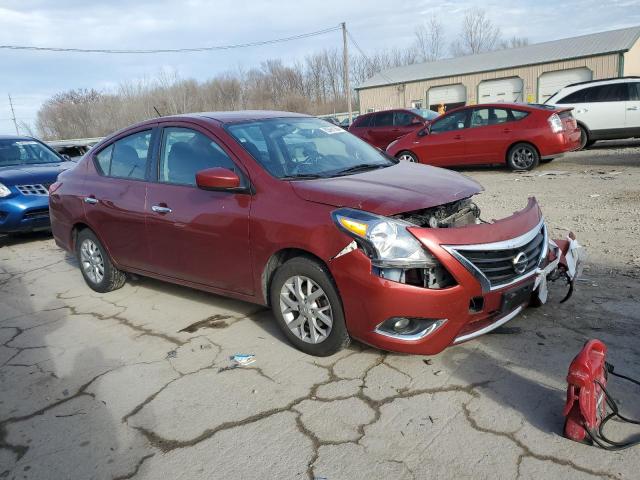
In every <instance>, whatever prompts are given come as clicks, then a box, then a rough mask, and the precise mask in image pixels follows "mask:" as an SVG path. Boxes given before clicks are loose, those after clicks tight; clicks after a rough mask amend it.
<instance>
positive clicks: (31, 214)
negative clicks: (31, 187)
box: [0, 195, 50, 233]
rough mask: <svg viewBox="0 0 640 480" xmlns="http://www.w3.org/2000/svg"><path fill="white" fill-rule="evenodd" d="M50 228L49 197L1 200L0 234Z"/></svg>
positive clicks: (21, 197) (17, 197)
mask: <svg viewBox="0 0 640 480" xmlns="http://www.w3.org/2000/svg"><path fill="white" fill-rule="evenodd" d="M48 228H50V222H49V197H48V196H46V195H13V196H11V197H9V198H5V199H2V200H0V232H2V233H15V232H29V231H34V230H46V229H48Z"/></svg>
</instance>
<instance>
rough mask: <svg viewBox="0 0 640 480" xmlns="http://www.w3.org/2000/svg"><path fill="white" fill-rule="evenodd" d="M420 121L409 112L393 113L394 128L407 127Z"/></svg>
mask: <svg viewBox="0 0 640 480" xmlns="http://www.w3.org/2000/svg"><path fill="white" fill-rule="evenodd" d="M419 120H420V119H419V118H418V117H416V116H415V115H414V114H413V113H410V112H395V114H394V120H393V124H394V125H395V126H396V127H408V126H409V125H411V124H412V123H413V122H414V121H419Z"/></svg>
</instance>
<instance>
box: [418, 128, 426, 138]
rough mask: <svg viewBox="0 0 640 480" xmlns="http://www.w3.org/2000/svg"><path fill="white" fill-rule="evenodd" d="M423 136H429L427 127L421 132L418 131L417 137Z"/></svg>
mask: <svg viewBox="0 0 640 480" xmlns="http://www.w3.org/2000/svg"><path fill="white" fill-rule="evenodd" d="M425 135H429V126H428V125H427V126H426V127H424V128H423V129H421V130H418V136H419V137H424V136H425Z"/></svg>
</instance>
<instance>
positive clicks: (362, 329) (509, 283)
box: [329, 199, 584, 354]
mask: <svg viewBox="0 0 640 480" xmlns="http://www.w3.org/2000/svg"><path fill="white" fill-rule="evenodd" d="M409 231H410V232H411V233H412V234H413V235H414V236H415V237H416V238H417V239H418V240H419V241H420V242H421V243H422V244H423V246H424V247H425V248H426V249H427V250H428V251H429V252H430V253H431V254H432V255H433V256H434V257H435V258H436V259H437V260H438V261H439V262H440V264H441V265H442V266H443V267H444V268H445V269H446V270H447V271H448V272H449V273H450V274H451V276H452V277H453V279H454V280H455V282H454V284H453V285H451V286H448V287H446V288H439V289H431V288H425V287H422V286H417V285H409V284H406V283H401V282H398V281H393V280H390V279H385V278H383V277H382V276H380V275H378V274H376V272H375V269H373V268H372V265H371V261H370V259H369V258H368V257H367V255H366V254H365V253H364V252H363V251H362V250H361V249H353V250H349V251H347V252H345V253H344V254H342V255H339V256H336V257H335V258H334V259H333V260H332V261H331V262H330V265H329V267H330V269H331V271H332V274H333V276H334V278H335V280H336V283H337V285H338V289H339V291H340V293H341V296H342V299H343V307H344V310H345V317H346V319H347V328H348V330H349V332H350V334H351V335H352V336H353V337H354V338H357V339H359V340H360V341H363V342H365V343H368V344H370V345H373V346H375V347H378V348H382V349H385V350H391V351H399V352H406V353H416V354H435V353H439V352H440V351H442V350H443V349H444V348H446V347H447V346H449V345H452V344H457V343H462V342H465V341H468V340H470V339H472V338H475V337H477V336H480V335H482V334H484V333H487V332H489V331H491V330H493V329H495V328H497V327H499V326H500V325H503V324H504V323H506V322H508V321H509V320H511V319H512V318H514V317H515V316H517V315H518V314H519V313H520V312H521V311H522V310H523V309H524V308H526V306H527V305H528V304H529V302H530V301H531V300H532V299H535V301H536V302H539V303H545V302H546V300H547V297H548V295H547V288H548V284H549V283H550V282H552V281H556V280H558V279H560V278H565V279H567V281H568V284H569V285H570V288H569V292H571V291H572V286H573V282H574V281H575V279H576V277H577V276H578V275H579V274H580V270H581V263H582V260H583V258H584V250H583V249H582V247H581V246H580V245H579V244H578V242H577V241H576V240H575V238H574V237H573V236H572V235H571V236H570V237H568V238H567V239H566V240H555V241H554V240H549V239H548V237H547V230H546V227H545V225H544V221H543V218H542V214H541V212H540V209H539V207H538V204H537V203H536V201H535V199H530V200H529V203H528V205H527V207H526V208H525V209H524V210H522V211H520V212H517V213H515V214H514V215H512V216H511V217H508V218H505V219H503V220H499V221H494V222H492V223H484V224H477V225H469V226H465V227H457V228H423V227H415V228H413V227H411V228H409ZM507 267H508V268H507ZM396 319H398V320H396ZM394 321H401V322H402V321H405V322H406V321H411V322H414V323H415V324H416V325H417V326H418V327H421V328H416V329H415V331H411V334H409V335H402V334H394V332H393V331H390V330H389V328H388V324H389V322H394Z"/></svg>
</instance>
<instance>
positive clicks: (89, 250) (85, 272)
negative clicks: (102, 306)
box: [76, 229, 127, 293]
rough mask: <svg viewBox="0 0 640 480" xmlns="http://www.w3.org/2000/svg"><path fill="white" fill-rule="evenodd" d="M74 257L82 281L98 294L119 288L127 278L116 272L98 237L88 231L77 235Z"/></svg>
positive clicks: (120, 272)
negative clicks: (76, 258)
mask: <svg viewBox="0 0 640 480" xmlns="http://www.w3.org/2000/svg"><path fill="white" fill-rule="evenodd" d="M76 255H77V257H78V263H79V264H80V271H81V272H82V276H83V277H84V281H85V282H87V285H89V287H90V288H91V289H92V290H95V291H96V292H100V293H106V292H111V291H112V290H117V289H118V288H121V287H122V286H123V285H124V283H125V281H126V279H127V277H126V276H125V274H124V272H122V271H120V270H118V269H117V268H116V267H115V266H114V265H113V262H112V261H111V259H110V258H109V255H108V254H107V251H106V250H105V248H104V247H103V246H102V243H100V240H98V237H96V235H95V234H94V233H93V232H92V231H91V230H88V229H85V230H82V231H81V232H80V233H79V234H78V239H77V241H76Z"/></svg>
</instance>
